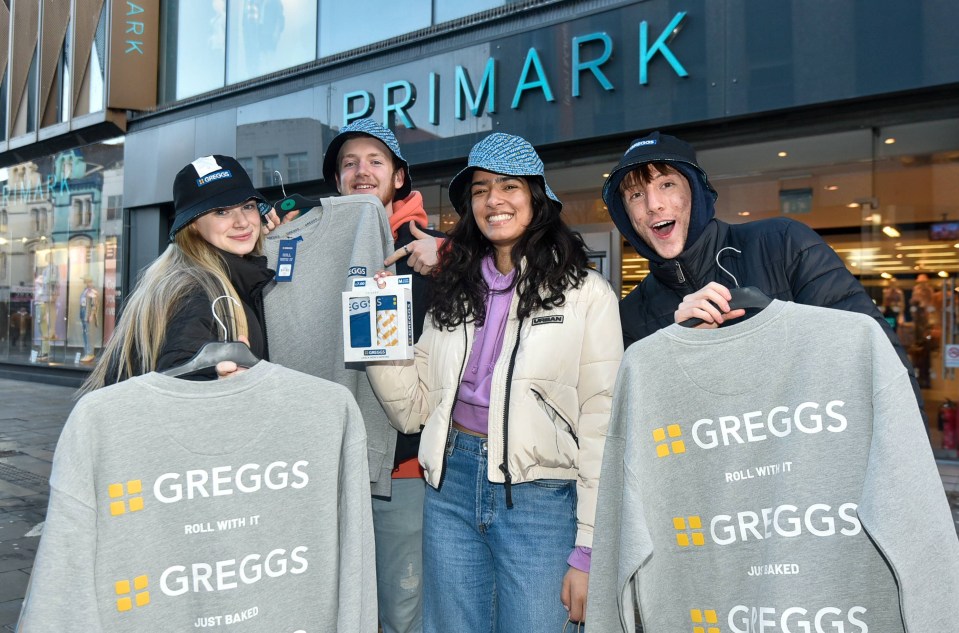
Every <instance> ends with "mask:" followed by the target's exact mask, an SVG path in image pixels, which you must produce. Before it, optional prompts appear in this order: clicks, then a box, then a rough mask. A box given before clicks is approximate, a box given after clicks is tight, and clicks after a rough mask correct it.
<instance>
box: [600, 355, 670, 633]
mask: <svg viewBox="0 0 959 633" xmlns="http://www.w3.org/2000/svg"><path fill="white" fill-rule="evenodd" d="M631 356H634V355H631V354H627V355H626V360H625V361H624V362H623V365H622V368H621V370H620V372H619V376H618V379H617V381H616V389H615V392H614V395H613V406H612V415H611V417H610V421H609V431H608V434H607V436H606V450H605V452H604V454H603V467H602V472H601V474H600V478H599V498H598V501H597V508H596V526H595V530H594V534H593V554H592V564H591V566H590V573H589V599H588V600H587V603H586V604H587V607H586V609H587V611H586V622H587V623H588V626H589V627H590V630H593V631H610V632H615V631H624V632H625V633H633V632H634V631H635V629H636V622H635V617H634V615H633V614H634V612H635V610H636V604H635V599H634V596H635V595H636V592H635V591H634V586H635V583H636V582H637V581H636V574H637V572H638V570H639V568H640V567H641V566H642V565H643V564H644V563H645V562H646V560H647V559H648V558H649V556H650V555H651V554H652V549H653V548H652V539H651V537H650V535H649V531H648V529H647V528H646V522H645V520H644V514H643V506H642V497H641V496H640V494H639V492H640V491H639V485H638V479H637V477H636V474H635V472H634V470H633V469H632V468H630V467H629V460H630V454H629V453H630V448H629V446H630V442H629V437H628V436H629V426H630V395H631V393H633V392H634V391H635V390H636V388H637V385H636V384H635V382H634V379H633V376H632V372H631V371H630V366H629V360H628V359H629V358H630V357H631Z"/></svg>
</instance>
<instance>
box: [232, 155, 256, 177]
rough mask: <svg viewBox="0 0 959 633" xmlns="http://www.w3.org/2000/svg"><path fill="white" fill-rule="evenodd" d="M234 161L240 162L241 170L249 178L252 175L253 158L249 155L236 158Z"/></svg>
mask: <svg viewBox="0 0 959 633" xmlns="http://www.w3.org/2000/svg"><path fill="white" fill-rule="evenodd" d="M236 162H238V163H240V167H242V168H243V171H245V172H246V173H247V175H248V176H250V178H252V177H253V159H252V158H249V157H243V158H237V159H236Z"/></svg>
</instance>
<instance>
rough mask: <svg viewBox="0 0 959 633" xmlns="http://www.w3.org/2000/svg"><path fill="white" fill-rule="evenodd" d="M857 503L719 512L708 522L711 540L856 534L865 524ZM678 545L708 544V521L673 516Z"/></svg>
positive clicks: (726, 542) (729, 541)
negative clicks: (860, 519) (859, 514)
mask: <svg viewBox="0 0 959 633" xmlns="http://www.w3.org/2000/svg"><path fill="white" fill-rule="evenodd" d="M856 510H857V505H856V504H855V503H844V504H842V505H840V506H838V507H836V508H833V507H832V506H831V505H829V504H825V503H814V504H812V505H810V506H808V507H806V508H800V507H799V506H795V505H791V504H783V505H779V506H776V507H774V508H762V509H761V510H759V511H755V510H744V511H742V512H737V513H735V514H717V515H716V516H714V517H712V518H711V519H710V520H709V521H708V525H709V532H708V534H709V541H710V542H711V543H713V544H714V545H732V544H734V543H747V542H750V541H762V540H768V539H772V538H795V537H797V536H801V535H803V534H809V535H812V536H815V537H821V538H825V537H829V536H837V535H839V536H856V535H857V534H859V533H860V532H862V523H860V522H859V517H858V516H857V515H856ZM672 521H673V529H674V530H675V532H676V544H677V545H678V546H679V547H681V548H687V547H693V548H696V547H703V546H705V545H706V532H705V529H704V528H703V525H705V524H706V522H704V521H703V520H702V518H701V517H700V516H697V515H693V516H679V517H673V519H672Z"/></svg>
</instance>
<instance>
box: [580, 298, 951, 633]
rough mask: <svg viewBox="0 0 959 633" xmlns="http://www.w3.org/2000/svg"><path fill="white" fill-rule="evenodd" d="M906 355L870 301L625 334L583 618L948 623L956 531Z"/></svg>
mask: <svg viewBox="0 0 959 633" xmlns="http://www.w3.org/2000/svg"><path fill="white" fill-rule="evenodd" d="M919 428H920V425H919V411H918V406H917V404H916V399H915V396H914V395H913V392H912V388H911V385H910V381H909V377H908V376H907V375H906V369H905V368H904V367H903V365H902V363H901V362H900V361H899V359H898V357H897V356H896V354H895V352H894V351H893V349H892V347H891V346H890V345H889V341H888V339H887V338H886V336H885V334H884V333H883V332H882V330H881V329H880V328H879V326H878V325H877V324H876V322H875V321H874V320H872V319H871V318H869V317H867V316H864V315H861V314H857V313H851V312H845V311H840V310H831V309H827V308H818V307H811V306H804V305H800V304H794V303H784V302H781V301H773V302H772V304H771V305H770V306H769V307H767V308H765V309H764V310H763V311H762V312H760V313H759V314H757V315H756V316H754V317H753V318H751V319H749V320H747V321H744V322H740V323H737V324H734V325H729V326H727V327H725V328H720V329H718V330H695V329H686V328H682V327H680V326H678V325H673V326H670V327H668V328H666V329H663V330H660V331H659V332H657V333H655V334H653V335H651V336H649V337H647V338H645V339H643V340H641V341H638V342H637V343H635V344H633V345H632V346H630V348H629V349H628V350H627V352H626V356H625V358H624V359H623V364H622V368H621V371H620V374H619V377H618V381H617V386H616V391H615V396H614V402H613V414H612V418H611V420H610V427H609V433H608V436H607V440H606V452H605V455H604V459H603V468H602V474H601V476H600V484H599V500H598V508H597V512H596V527H595V535H594V540H593V556H592V568H591V573H590V582H589V602H588V604H589V607H588V613H587V622H588V623H589V627H590V629H591V630H594V631H603V632H604V633H607V632H611V631H633V630H634V622H633V609H634V605H635V601H636V600H638V602H639V606H640V612H641V615H642V620H643V626H644V630H645V631H646V633H675V632H679V631H695V632H698V633H707V632H708V633H719V632H721V633H760V632H761V633H797V632H808V633H813V632H816V633H827V632H828V633H839V632H842V633H866V632H867V631H868V632H871V633H896V632H900V633H901V632H903V631H905V632H907V633H933V632H939V631H952V630H955V608H954V607H955V604H956V597H957V596H959V541H957V538H956V530H955V526H954V525H953V523H952V518H951V516H950V512H949V507H948V504H947V502H946V498H945V494H944V492H943V488H942V482H941V481H940V478H939V475H938V471H937V469H936V465H935V462H934V460H933V457H932V452H931V450H930V447H929V443H928V440H927V439H926V435H925V434H924V433H922V431H921V430H919Z"/></svg>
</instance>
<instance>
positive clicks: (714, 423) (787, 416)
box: [653, 400, 849, 458]
mask: <svg viewBox="0 0 959 633" xmlns="http://www.w3.org/2000/svg"><path fill="white" fill-rule="evenodd" d="M845 404H846V403H845V402H843V401H842V400H830V401H829V402H827V403H826V404H825V406H823V405H821V404H819V403H818V402H803V403H802V404H800V405H798V406H797V407H796V408H795V409H790V408H789V407H783V406H779V407H773V408H772V409H770V410H769V411H768V412H763V411H750V412H748V413H743V414H741V415H721V416H718V417H716V418H715V419H713V418H702V419H699V420H696V421H695V422H693V424H692V426H691V427H690V429H689V434H690V439H691V440H692V441H693V443H695V444H696V446H698V447H699V448H701V449H703V450H710V449H714V448H717V447H719V446H732V445H734V444H751V443H754V442H764V441H766V440H771V439H775V438H784V437H788V436H789V435H791V434H793V433H803V434H806V435H815V434H818V433H822V432H829V433H842V432H843V431H845V430H846V428H847V427H848V425H849V422H848V420H847V419H846V417H845V416H844V415H843V414H842V413H841V410H842V408H843V407H844V406H845ZM653 444H654V446H655V450H656V456H657V457H659V458H662V457H667V456H669V455H679V454H682V453H685V452H686V441H685V439H683V429H682V427H681V426H680V425H679V424H670V425H669V426H665V427H659V428H655V429H653Z"/></svg>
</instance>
